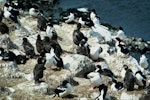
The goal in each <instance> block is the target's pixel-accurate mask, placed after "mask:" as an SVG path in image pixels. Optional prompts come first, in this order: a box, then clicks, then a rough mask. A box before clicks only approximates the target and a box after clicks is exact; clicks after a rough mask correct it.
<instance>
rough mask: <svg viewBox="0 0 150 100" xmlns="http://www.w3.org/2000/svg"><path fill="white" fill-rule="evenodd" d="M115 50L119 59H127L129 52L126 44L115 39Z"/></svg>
mask: <svg viewBox="0 0 150 100" xmlns="http://www.w3.org/2000/svg"><path fill="white" fill-rule="evenodd" d="M116 40H117V42H116V44H115V45H116V49H117V55H118V56H121V57H127V56H129V50H128V48H127V46H126V44H125V43H124V42H123V41H122V40H121V39H120V38H116Z"/></svg>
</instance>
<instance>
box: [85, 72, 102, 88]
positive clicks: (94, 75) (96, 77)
mask: <svg viewBox="0 0 150 100" xmlns="http://www.w3.org/2000/svg"><path fill="white" fill-rule="evenodd" d="M87 78H89V79H90V81H91V86H92V88H93V89H95V88H97V87H98V86H100V85H101V84H102V79H101V76H100V74H99V73H98V72H90V73H89V74H88V75H87Z"/></svg>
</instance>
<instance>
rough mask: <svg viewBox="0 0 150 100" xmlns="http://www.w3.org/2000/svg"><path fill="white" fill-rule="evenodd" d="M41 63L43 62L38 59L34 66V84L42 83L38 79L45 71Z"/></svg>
mask: <svg viewBox="0 0 150 100" xmlns="http://www.w3.org/2000/svg"><path fill="white" fill-rule="evenodd" d="M42 61H43V58H38V60H37V64H36V65H35V67H34V69H33V75H34V80H35V83H40V82H42V81H40V80H39V79H40V78H42V77H43V71H44V70H45V69H46V68H45V67H44V63H43V62H42Z"/></svg>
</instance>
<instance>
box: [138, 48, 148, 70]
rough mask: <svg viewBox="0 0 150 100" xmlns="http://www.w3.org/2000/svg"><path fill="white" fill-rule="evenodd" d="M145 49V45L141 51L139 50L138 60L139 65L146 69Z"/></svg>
mask: <svg viewBox="0 0 150 100" xmlns="http://www.w3.org/2000/svg"><path fill="white" fill-rule="evenodd" d="M146 51H147V48H146V47H145V48H144V49H143V50H142V51H141V56H140V61H139V65H140V66H141V67H142V68H144V69H147V68H148V61H147V60H148V59H147V57H146V55H145V54H146Z"/></svg>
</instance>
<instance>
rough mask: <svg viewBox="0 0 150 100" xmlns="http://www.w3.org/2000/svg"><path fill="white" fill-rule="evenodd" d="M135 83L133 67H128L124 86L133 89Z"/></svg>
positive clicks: (129, 89)
mask: <svg viewBox="0 0 150 100" xmlns="http://www.w3.org/2000/svg"><path fill="white" fill-rule="evenodd" d="M134 84H135V76H134V74H133V72H132V70H131V69H128V68H127V69H126V73H125V77H124V87H125V88H126V89H127V91H133V89H134Z"/></svg>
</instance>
